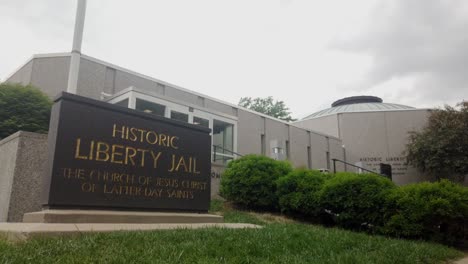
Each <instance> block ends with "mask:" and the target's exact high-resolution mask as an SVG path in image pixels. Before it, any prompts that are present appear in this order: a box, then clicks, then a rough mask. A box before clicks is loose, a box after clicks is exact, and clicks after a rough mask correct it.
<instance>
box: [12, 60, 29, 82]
mask: <svg viewBox="0 0 468 264" xmlns="http://www.w3.org/2000/svg"><path fill="white" fill-rule="evenodd" d="M33 62H34V60H30V61H29V62H28V63H26V64H25V65H24V66H23V67H21V68H20V69H19V70H18V71H16V72H15V73H14V74H13V75H12V76H10V78H8V80H7V81H8V82H11V83H20V84H22V85H28V84H30V83H31V74H32V67H33Z"/></svg>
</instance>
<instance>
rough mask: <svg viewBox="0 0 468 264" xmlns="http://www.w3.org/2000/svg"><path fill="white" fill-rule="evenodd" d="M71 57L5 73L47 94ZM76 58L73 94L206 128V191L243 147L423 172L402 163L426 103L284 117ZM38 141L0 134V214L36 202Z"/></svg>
mask: <svg viewBox="0 0 468 264" xmlns="http://www.w3.org/2000/svg"><path fill="white" fill-rule="evenodd" d="M70 58H71V53H58V54H42V55H35V56H33V57H32V58H31V59H30V60H28V61H27V62H26V63H25V64H24V65H23V66H21V67H20V68H19V69H18V70H16V71H15V72H14V73H13V74H12V75H11V76H9V77H8V78H7V79H6V80H5V81H6V82H12V83H21V84H24V85H27V84H31V85H33V86H36V87H38V88H39V89H41V90H42V91H43V92H44V93H46V94H47V95H48V96H49V97H50V98H54V97H55V96H56V95H57V94H58V93H60V92H62V91H65V90H66V87H67V82H68V74H69V66H70ZM79 58H80V63H79V65H80V66H79V73H78V82H77V94H78V95H81V96H85V97H89V98H92V99H96V100H102V101H105V102H108V103H111V104H116V105H120V106H122V107H128V108H132V109H136V110H140V111H145V112H148V113H152V114H155V115H160V116H164V117H166V118H171V119H176V120H179V121H182V122H188V123H192V124H196V125H200V126H205V127H208V128H210V129H211V130H212V175H211V177H212V181H211V193H212V196H216V195H217V194H218V192H219V183H220V175H221V172H222V171H223V170H224V168H225V166H226V164H227V163H228V162H229V161H230V160H232V159H234V158H237V157H238V156H241V155H246V154H263V155H267V156H270V157H273V158H277V159H288V160H289V161H290V162H291V163H292V164H293V165H294V166H295V167H306V168H311V169H321V170H329V171H331V170H334V169H336V170H337V171H356V168H355V167H354V166H353V165H355V164H357V165H358V166H359V167H362V168H364V169H368V170H372V171H375V172H380V171H379V167H380V163H386V164H390V165H392V174H393V178H392V179H393V181H394V182H396V183H397V184H406V183H411V182H417V181H421V180H425V179H428V178H427V177H426V176H424V175H421V174H420V173H419V172H417V171H416V170H415V169H414V168H412V167H410V166H407V165H406V163H405V159H404V155H403V151H404V149H405V144H406V142H407V136H408V132H409V131H411V130H418V129H421V128H422V127H423V126H424V124H425V122H426V119H427V115H428V113H429V110H428V109H415V108H412V107H409V106H403V105H397V104H388V103H383V102H382V100H381V99H380V98H376V97H352V98H344V99H342V100H338V101H337V102H335V103H333V105H332V107H331V108H329V109H325V110H322V111H319V112H317V113H314V114H311V115H309V116H307V117H306V118H304V119H302V120H299V121H297V122H293V123H288V122H285V121H282V120H279V119H275V118H272V117H270V116H267V115H264V114H261V113H257V112H254V111H252V110H249V109H245V108H243V107H240V106H237V105H233V104H230V103H227V102H223V101H221V100H218V99H215V98H212V97H209V96H207V95H203V94H200V93H197V92H194V91H191V90H188V89H185V88H182V87H178V86H176V85H172V84H169V83H167V82H164V81H161V80H158V79H154V78H152V77H148V76H145V75H142V74H139V73H136V72H133V71H130V70H128V69H124V68H122V67H119V66H116V65H113V64H110V63H107V62H104V61H101V60H98V59H96V58H92V57H89V56H86V55H81V56H79ZM45 146H47V142H46V137H45V136H44V135H38V134H34V133H25V132H19V133H16V134H14V135H12V136H10V137H8V138H5V139H3V140H1V141H0V167H1V168H2V169H1V170H0V188H1V189H2V191H1V192H0V194H1V195H0V222H1V221H8V222H17V221H21V219H22V216H23V214H24V213H27V212H33V211H38V210H40V208H41V205H40V202H39V201H40V198H39V196H40V192H41V188H40V185H41V184H40V182H41V180H40V177H41V172H42V167H41V164H44V163H45V161H46V160H47V151H44V149H45ZM32 154H34V155H32ZM25 183H28V184H25Z"/></svg>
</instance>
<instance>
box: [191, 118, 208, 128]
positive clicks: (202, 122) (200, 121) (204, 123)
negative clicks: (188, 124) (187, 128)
mask: <svg viewBox="0 0 468 264" xmlns="http://www.w3.org/2000/svg"><path fill="white" fill-rule="evenodd" d="M193 124H194V125H199V126H202V127H208V128H209V127H210V121H209V120H208V119H204V118H201V117H197V116H194V117H193Z"/></svg>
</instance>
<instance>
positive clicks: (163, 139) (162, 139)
mask: <svg viewBox="0 0 468 264" xmlns="http://www.w3.org/2000/svg"><path fill="white" fill-rule="evenodd" d="M166 140H167V136H166V135H164V134H159V145H160V146H164V147H167V145H166Z"/></svg>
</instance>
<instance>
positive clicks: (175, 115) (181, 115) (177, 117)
mask: <svg viewBox="0 0 468 264" xmlns="http://www.w3.org/2000/svg"><path fill="white" fill-rule="evenodd" d="M171 119H174V120H179V121H182V122H186V123H187V122H188V114H184V113H181V112H177V111H171Z"/></svg>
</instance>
